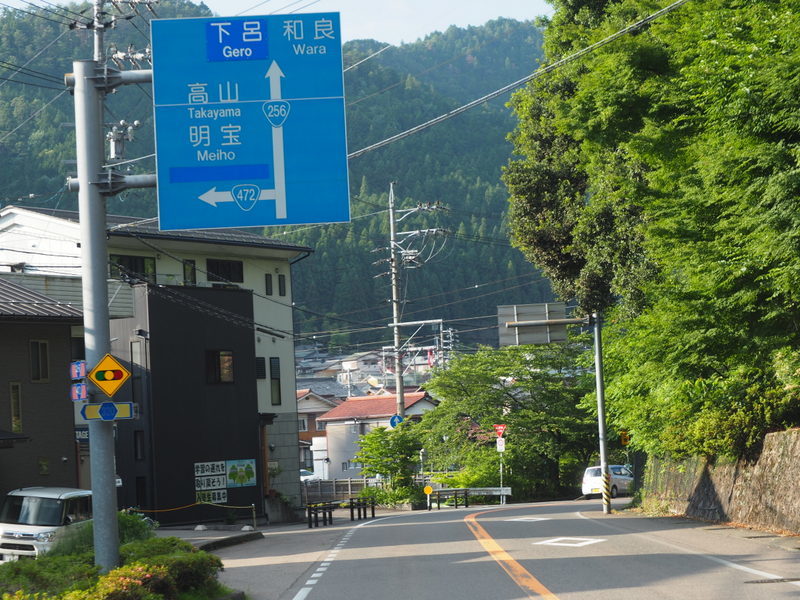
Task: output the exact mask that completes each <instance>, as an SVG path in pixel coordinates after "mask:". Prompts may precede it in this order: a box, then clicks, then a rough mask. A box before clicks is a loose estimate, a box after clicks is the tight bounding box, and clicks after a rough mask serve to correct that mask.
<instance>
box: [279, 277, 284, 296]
mask: <svg viewBox="0 0 800 600" xmlns="http://www.w3.org/2000/svg"><path fill="white" fill-rule="evenodd" d="M278 295H279V296H285V295H286V275H278Z"/></svg>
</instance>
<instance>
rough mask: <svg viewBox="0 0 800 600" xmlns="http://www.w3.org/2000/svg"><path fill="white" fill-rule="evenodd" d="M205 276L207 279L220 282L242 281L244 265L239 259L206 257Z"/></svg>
mask: <svg viewBox="0 0 800 600" xmlns="http://www.w3.org/2000/svg"><path fill="white" fill-rule="evenodd" d="M206 276H207V277H208V280H209V281H221V282H222V283H228V282H238V283H242V282H243V281H244V267H243V266H242V261H240V260H220V259H217V258H207V259H206Z"/></svg>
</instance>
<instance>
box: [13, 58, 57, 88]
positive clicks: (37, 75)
mask: <svg viewBox="0 0 800 600" xmlns="http://www.w3.org/2000/svg"><path fill="white" fill-rule="evenodd" d="M0 67H5V68H6V69H8V70H13V71H14V74H17V73H20V74H22V75H25V76H27V77H33V78H34V79H42V80H44V81H47V82H48V83H59V84H62V86H63V83H64V81H63V79H61V78H60V77H56V76H55V75H51V74H49V73H44V72H42V71H35V70H33V69H28V68H26V67H24V66H19V65H15V64H14V63H10V62H7V61H5V60H0Z"/></svg>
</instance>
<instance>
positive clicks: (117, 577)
mask: <svg viewBox="0 0 800 600" xmlns="http://www.w3.org/2000/svg"><path fill="white" fill-rule="evenodd" d="M176 597H177V588H176V586H175V581H174V579H173V578H172V576H171V574H170V572H169V569H168V568H167V567H166V566H164V565H147V564H143V563H136V564H133V565H126V566H124V567H120V568H118V569H114V570H113V571H111V572H109V573H108V574H106V575H104V576H102V577H100V579H98V580H97V583H96V585H95V586H94V587H92V588H91V589H88V590H80V591H74V592H68V593H66V594H64V596H63V599H64V600H163V599H164V598H176Z"/></svg>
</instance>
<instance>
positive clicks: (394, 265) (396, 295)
mask: <svg viewBox="0 0 800 600" xmlns="http://www.w3.org/2000/svg"><path fill="white" fill-rule="evenodd" d="M399 261H400V257H399V256H398V252H397V218H396V217H395V213H394V182H392V183H390V184H389V275H390V277H391V285H392V323H393V324H394V328H393V329H394V340H393V341H394V388H395V398H396V399H397V409H396V412H397V414H398V415H399V416H400V417H403V418H405V416H406V402H405V391H404V390H403V356H402V354H401V353H400V352H401V346H400V326H399V325H398V323H400V264H399Z"/></svg>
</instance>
